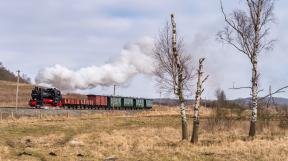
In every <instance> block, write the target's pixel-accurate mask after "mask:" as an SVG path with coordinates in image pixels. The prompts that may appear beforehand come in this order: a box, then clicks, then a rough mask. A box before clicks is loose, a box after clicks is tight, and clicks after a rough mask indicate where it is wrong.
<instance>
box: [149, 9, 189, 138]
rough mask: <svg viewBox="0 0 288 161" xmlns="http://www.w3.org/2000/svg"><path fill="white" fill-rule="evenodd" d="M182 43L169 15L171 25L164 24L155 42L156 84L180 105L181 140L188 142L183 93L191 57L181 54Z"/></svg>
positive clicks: (172, 18) (185, 87)
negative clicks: (173, 96) (172, 94)
mask: <svg viewBox="0 0 288 161" xmlns="http://www.w3.org/2000/svg"><path fill="white" fill-rule="evenodd" d="M183 48H184V45H183V41H182V39H180V38H178V37H177V36H176V23H175V20H174V15H173V14H171V24H168V23H167V24H166V26H165V27H164V29H162V30H161V31H160V32H159V37H158V38H157V40H156V42H155V49H154V56H155V60H156V64H157V67H156V71H155V75H156V77H157V79H156V80H157V83H158V85H159V88H161V90H162V91H165V92H168V93H174V94H175V95H176V96H177V97H178V99H179V103H180V115H181V123H182V139H186V140H188V131H187V116H186V108H185V104H184V101H185V100H184V92H185V90H186V89H188V87H189V86H190V84H189V82H190V81H191V79H192V74H191V73H192V67H191V57H190V56H188V55H185V54H184V53H183Z"/></svg>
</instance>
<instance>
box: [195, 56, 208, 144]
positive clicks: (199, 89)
mask: <svg viewBox="0 0 288 161" xmlns="http://www.w3.org/2000/svg"><path fill="white" fill-rule="evenodd" d="M204 60H205V59H204V58H201V59H199V68H198V72H197V74H198V80H197V90H196V95H195V106H194V121H193V131H192V137H191V142H192V143H193V144H196V143H197V142H198V129H199V123H200V121H199V110H200V101H201V94H202V93H203V91H204V89H203V88H202V86H203V83H204V82H205V81H206V80H207V79H208V76H206V77H205V78H204V79H203V80H202V76H203V62H204Z"/></svg>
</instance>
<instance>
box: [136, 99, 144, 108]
mask: <svg viewBox="0 0 288 161" xmlns="http://www.w3.org/2000/svg"><path fill="white" fill-rule="evenodd" d="M134 107H136V108H137V109H143V108H144V99H141V98H135V99H134Z"/></svg>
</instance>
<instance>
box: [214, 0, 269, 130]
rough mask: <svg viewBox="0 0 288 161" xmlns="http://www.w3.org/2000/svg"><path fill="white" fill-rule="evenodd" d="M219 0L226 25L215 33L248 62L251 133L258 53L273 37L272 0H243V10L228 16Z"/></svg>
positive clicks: (255, 102)
mask: <svg viewBox="0 0 288 161" xmlns="http://www.w3.org/2000/svg"><path fill="white" fill-rule="evenodd" d="M220 2H221V11H222V13H223V16H224V19H225V22H226V27H225V28H224V30H223V31H220V32H219V33H218V38H219V39H220V40H221V41H223V42H225V43H227V44H229V45H231V46H233V47H234V48H236V49H237V50H238V51H239V52H240V53H241V54H244V55H246V56H247V57H248V58H249V60H250V62H251V65H252V80H251V82H252V83H251V86H250V87H249V88H250V89H251V94H252V105H251V109H252V117H251V123H250V130H249V136H255V134H256V121H257V99H258V93H259V90H258V82H259V73H258V67H257V63H258V56H259V55H260V54H261V53H263V51H264V50H268V49H271V48H272V46H273V42H274V40H269V38H268V35H269V31H270V24H271V23H272V22H273V19H274V17H273V9H274V0H246V1H245V4H246V5H247V9H246V10H234V11H233V12H232V13H231V14H230V15H226V13H225V12H224V9H223V4H222V1H221V0H220ZM245 88H247V87H245Z"/></svg>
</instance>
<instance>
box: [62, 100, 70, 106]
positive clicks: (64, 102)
mask: <svg viewBox="0 0 288 161" xmlns="http://www.w3.org/2000/svg"><path fill="white" fill-rule="evenodd" d="M62 103H63V104H64V105H68V104H70V102H69V99H67V98H62Z"/></svg>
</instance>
